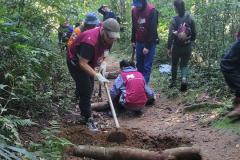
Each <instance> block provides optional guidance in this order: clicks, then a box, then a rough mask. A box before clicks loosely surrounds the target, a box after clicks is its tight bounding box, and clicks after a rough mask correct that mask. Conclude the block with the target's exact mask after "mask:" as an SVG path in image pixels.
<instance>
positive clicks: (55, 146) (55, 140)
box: [30, 121, 72, 160]
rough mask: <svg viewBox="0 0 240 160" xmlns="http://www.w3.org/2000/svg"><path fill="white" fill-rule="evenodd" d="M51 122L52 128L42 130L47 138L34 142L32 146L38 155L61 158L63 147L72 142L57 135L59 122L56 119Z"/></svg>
mask: <svg viewBox="0 0 240 160" xmlns="http://www.w3.org/2000/svg"><path fill="white" fill-rule="evenodd" d="M50 124H51V127H50V128H48V129H46V130H43V131H42V134H43V135H44V136H45V139H44V140H43V141H42V142H41V144H39V143H32V144H31V145H30V148H31V150H32V151H33V152H35V154H36V155H38V156H39V157H42V158H44V159H46V160H52V159H61V157H62V153H63V149H64V148H65V147H66V146H68V145H72V143H71V142H69V141H68V140H67V139H64V138H59V137H57V136H56V135H55V134H57V133H58V132H59V124H58V123H57V122H56V121H52V122H50Z"/></svg>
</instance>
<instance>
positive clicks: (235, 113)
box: [227, 105, 240, 118]
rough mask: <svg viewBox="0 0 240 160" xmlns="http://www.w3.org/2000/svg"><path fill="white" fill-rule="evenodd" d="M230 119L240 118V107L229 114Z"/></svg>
mask: <svg viewBox="0 0 240 160" xmlns="http://www.w3.org/2000/svg"><path fill="white" fill-rule="evenodd" d="M227 117H228V118H237V117H240V105H239V106H238V107H236V108H235V109H234V110H233V111H231V112H229V113H228V114H227Z"/></svg>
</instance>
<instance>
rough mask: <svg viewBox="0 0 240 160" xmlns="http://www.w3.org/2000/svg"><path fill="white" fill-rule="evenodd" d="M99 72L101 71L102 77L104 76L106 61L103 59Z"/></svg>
mask: <svg viewBox="0 0 240 160" xmlns="http://www.w3.org/2000/svg"><path fill="white" fill-rule="evenodd" d="M99 72H100V73H102V75H103V76H104V77H106V72H107V63H106V62H105V61H103V62H102V63H101V65H100V67H99Z"/></svg>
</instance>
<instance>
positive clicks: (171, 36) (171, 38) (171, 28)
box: [167, 19, 175, 50]
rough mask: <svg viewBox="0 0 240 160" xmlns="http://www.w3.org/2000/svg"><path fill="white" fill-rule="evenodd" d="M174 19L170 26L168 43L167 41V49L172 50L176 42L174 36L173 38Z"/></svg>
mask: <svg viewBox="0 0 240 160" xmlns="http://www.w3.org/2000/svg"><path fill="white" fill-rule="evenodd" d="M174 28H175V27H174V19H173V20H172V21H171V23H170V26H169V30H168V41H167V49H168V50H171V47H172V44H173V40H174V36H173V30H175V29H174Z"/></svg>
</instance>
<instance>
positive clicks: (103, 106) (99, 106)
mask: <svg viewBox="0 0 240 160" xmlns="http://www.w3.org/2000/svg"><path fill="white" fill-rule="evenodd" d="M109 108H110V107H109V104H108V102H107V101H105V102H96V103H92V104H91V109H92V110H93V111H97V112H101V111H104V110H107V109H109Z"/></svg>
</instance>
